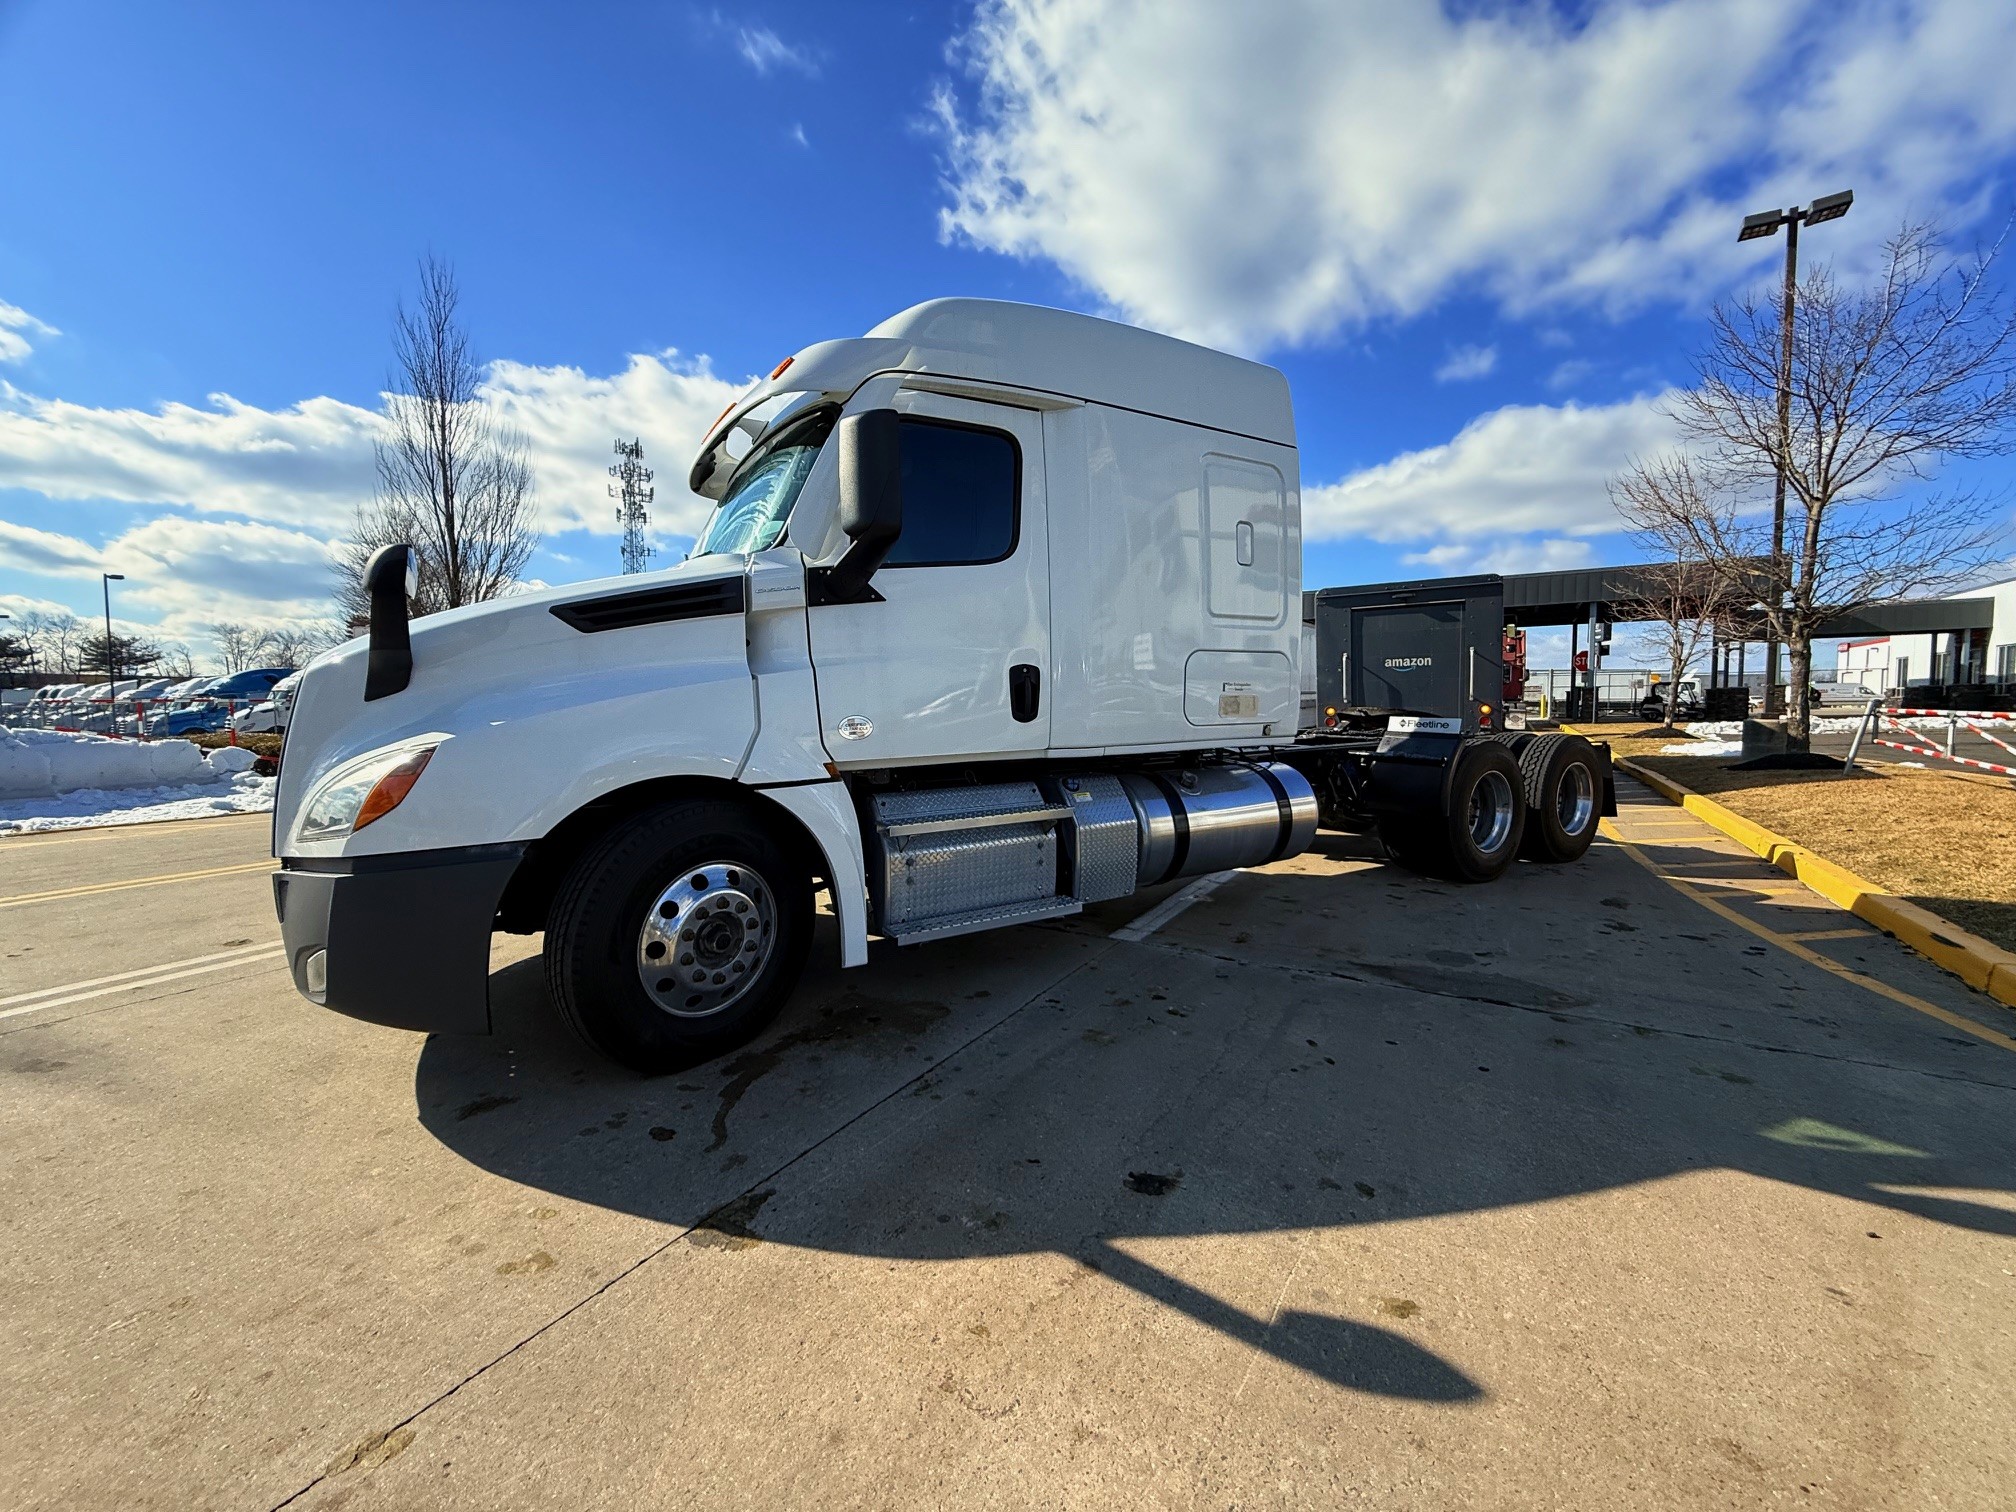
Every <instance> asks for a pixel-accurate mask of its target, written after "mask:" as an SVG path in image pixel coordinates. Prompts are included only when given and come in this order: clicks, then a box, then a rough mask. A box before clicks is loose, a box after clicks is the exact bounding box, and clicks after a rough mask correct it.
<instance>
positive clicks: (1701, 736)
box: [1686, 714, 1946, 740]
mask: <svg viewBox="0 0 2016 1512" xmlns="http://www.w3.org/2000/svg"><path fill="white" fill-rule="evenodd" d="M1861 723H1862V716H1861V715H1860V714H1855V715H1850V716H1849V717H1848V718H1845V719H1836V718H1833V717H1831V716H1829V717H1820V716H1816V717H1815V718H1814V720H1813V733H1814V734H1815V735H1852V734H1854V733H1855V727H1856V726H1857V725H1859V724H1861ZM1887 723H1888V724H1890V725H1891V726H1893V727H1894V726H1896V725H1904V726H1906V727H1907V728H1909V729H1913V730H1943V729H1945V728H1946V721H1945V720H1944V719H1927V718H1925V717H1924V716H1922V715H1919V716H1916V717H1914V718H1911V719H1894V720H1889V721H1887ZM1686 729H1687V733H1688V734H1689V735H1692V736H1694V737H1695V738H1696V739H1698V740H1726V739H1728V738H1730V737H1731V736H1740V735H1741V734H1742V733H1743V721H1742V720H1740V719H1697V720H1696V721H1694V723H1692V724H1690V725H1688V726H1687V727H1686Z"/></svg>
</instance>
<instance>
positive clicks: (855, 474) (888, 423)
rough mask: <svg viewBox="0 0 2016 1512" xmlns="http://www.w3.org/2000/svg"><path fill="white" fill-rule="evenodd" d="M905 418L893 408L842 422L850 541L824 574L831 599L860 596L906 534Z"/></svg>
mask: <svg viewBox="0 0 2016 1512" xmlns="http://www.w3.org/2000/svg"><path fill="white" fill-rule="evenodd" d="M902 423H903V422H902V417H901V416H900V415H898V414H897V413H896V411H894V410H892V409H872V410H863V411H862V412H861V413H860V414H858V415H848V416H845V417H844V418H843V419H842V420H841V421H840V528H841V529H842V530H843V531H845V532H846V533H847V539H848V542H849V544H848V547H847V550H846V552H845V553H844V554H843V555H842V556H841V558H840V560H839V561H837V562H835V563H834V564H833V566H832V567H831V568H829V569H828V570H827V572H826V574H825V579H826V580H825V582H824V584H823V585H822V588H823V592H822V594H821V597H822V598H823V599H824V600H825V601H826V602H828V603H845V602H848V601H850V600H852V599H855V598H858V597H859V596H860V594H861V592H862V590H863V589H865V588H866V587H867V586H868V580H869V579H870V578H872V577H873V576H874V575H875V569H876V568H878V567H880V566H881V565H882V559H883V558H884V557H886V556H888V555H889V548H890V547H892V546H894V545H895V544H896V537H897V536H899V535H901V534H902V533H903V450H902Z"/></svg>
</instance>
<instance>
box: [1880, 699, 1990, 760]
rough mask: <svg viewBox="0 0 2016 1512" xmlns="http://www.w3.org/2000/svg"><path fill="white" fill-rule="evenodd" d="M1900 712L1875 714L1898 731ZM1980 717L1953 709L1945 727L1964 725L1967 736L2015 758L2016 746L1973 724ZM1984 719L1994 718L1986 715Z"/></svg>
mask: <svg viewBox="0 0 2016 1512" xmlns="http://www.w3.org/2000/svg"><path fill="white" fill-rule="evenodd" d="M1901 712H1902V711H1901V710H1899V711H1896V712H1892V711H1891V710H1888V709H1878V710H1877V711H1876V714H1877V717H1878V718H1880V719H1882V720H1883V721H1884V722H1885V723H1887V724H1893V725H1896V726H1897V728H1898V729H1899V730H1904V728H1905V727H1904V724H1903V722H1902V721H1901V720H1899V719H1898V718H1897V713H1901ZM1982 717H1984V716H1982V715H1976V714H1962V713H1961V712H1960V711H1959V710H1957V709H1955V710H1952V711H1951V712H1949V713H1948V715H1947V717H1946V727H1947V729H1948V730H1949V731H1955V730H1957V729H1958V728H1959V727H1960V726H1961V725H1965V726H1966V727H1967V733H1968V734H1970V735H1976V736H1979V737H1980V738H1981V739H1983V740H1985V741H1987V742H1988V744H1990V745H1992V746H2000V747H2001V748H2002V749H2003V750H2005V751H2007V752H2008V753H2009V754H2010V755H2011V756H2016V746H2012V745H2011V744H2009V742H2008V741H2006V740H2004V739H2002V737H2001V736H1999V735H1991V734H1989V733H1988V732H1987V731H1986V730H1984V729H1982V728H1981V726H1979V725H1978V724H1975V723H1974V721H1975V720H1976V719H1978V718H1982ZM1985 717H1987V718H1994V717H1995V716H1993V715H1988V716H1985ZM1870 733H1871V734H1872V735H1873V734H1874V733H1875V732H1874V731H1873V730H1872V731H1871V732H1870ZM1905 733H1907V734H1909V733H1912V732H1910V731H1908V730H1907V731H1905ZM1918 738H1919V739H1921V740H1922V739H1923V738H1924V734H1923V732H1922V731H1920V732H1918ZM1946 743H1947V744H1948V745H1949V746H1950V745H1951V744H1952V743H1953V741H1952V736H1951V735H1950V734H1949V735H1948V737H1947V741H1946ZM1941 754H1942V755H1944V756H1945V757H1946V759H1947V760H1948V761H1964V760H1966V759H1967V758H1966V757H1964V756H1955V755H1954V754H1953V753H1952V752H1951V751H1945V752H1942V753H1941ZM1992 770H1996V771H2000V770H2001V768H1999V767H1995V768H1992Z"/></svg>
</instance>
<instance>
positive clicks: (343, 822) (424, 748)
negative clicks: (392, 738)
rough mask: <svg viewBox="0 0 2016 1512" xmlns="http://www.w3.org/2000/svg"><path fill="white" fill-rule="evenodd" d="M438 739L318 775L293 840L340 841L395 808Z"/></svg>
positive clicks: (376, 753)
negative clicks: (323, 776)
mask: <svg viewBox="0 0 2016 1512" xmlns="http://www.w3.org/2000/svg"><path fill="white" fill-rule="evenodd" d="M439 744H440V742H439V741H438V740H436V741H434V742H431V743H429V744H427V745H404V746H394V747H393V748H392V749H391V750H389V751H374V752H372V753H371V754H370V755H369V756H360V757H359V758H358V759H357V760H355V761H352V762H347V763H345V764H344V765H343V766H340V767H338V768H337V769H336V770H335V771H333V772H331V773H330V774H329V775H328V776H327V777H325V778H323V779H322V782H321V785H320V786H318V787H317V788H316V789H315V791H314V792H313V793H311V794H310V795H309V798H308V802H307V803H306V804H305V805H304V806H303V807H302V811H301V820H300V823H299V824H297V825H296V826H295V827H294V838H295V839H296V840H297V841H309V840H340V839H342V838H343V837H344V836H345V835H354V834H356V833H357V831H359V830H361V829H362V828H364V826H365V825H367V824H370V823H373V822H374V821H376V820H379V819H383V818H384V817H385V816H386V815H387V814H389V813H391V812H392V810H394V809H395V808H397V807H399V805H400V804H401V803H403V802H404V801H405V799H406V795H407V794H408V793H410V792H412V791H413V784H414V783H416V782H418V781H419V780H420V774H421V773H422V772H424V771H426V770H427V763H428V761H429V760H430V759H432V757H433V755H434V751H435V748H436V747H437V746H438V745H439Z"/></svg>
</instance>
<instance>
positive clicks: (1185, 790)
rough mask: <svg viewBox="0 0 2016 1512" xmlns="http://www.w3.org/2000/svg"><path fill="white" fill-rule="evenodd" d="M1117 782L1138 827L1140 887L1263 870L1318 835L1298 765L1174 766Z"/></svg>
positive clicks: (1305, 780) (1123, 775)
mask: <svg viewBox="0 0 2016 1512" xmlns="http://www.w3.org/2000/svg"><path fill="white" fill-rule="evenodd" d="M1120 781H1121V784H1122V785H1123V786H1124V787H1125V788H1126V790H1127V799H1128V801H1129V802H1130V803H1132V804H1133V805H1134V814H1135V817H1136V819H1138V820H1139V822H1140V864H1139V868H1138V870H1137V872H1136V877H1135V886H1137V887H1153V886H1155V885H1156V884H1157V883H1160V882H1172V881H1174V880H1175V879H1176V878H1178V877H1196V876H1202V875H1204V874H1206V873H1209V872H1217V871H1228V870H1230V869H1232V868H1233V867H1239V866H1264V865H1266V864H1267V863H1268V862H1270V861H1279V860H1280V859H1281V858H1282V857H1283V856H1292V855H1295V854H1296V853H1298V852H1300V851H1305V850H1307V849H1308V848H1309V845H1310V843H1311V842H1312V841H1313V840H1314V839H1315V838H1316V794H1315V791H1314V790H1313V789H1312V788H1311V787H1310V786H1309V779H1308V778H1306V777H1304V776H1303V775H1302V774H1301V773H1300V772H1298V771H1296V770H1295V769H1294V768H1293V767H1288V766H1282V765H1280V764H1279V763H1275V762H1266V763H1260V764H1254V765H1244V764H1241V765H1228V766H1209V767H1188V768H1172V769H1169V770H1166V771H1153V772H1123V773H1121V774H1120Z"/></svg>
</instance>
